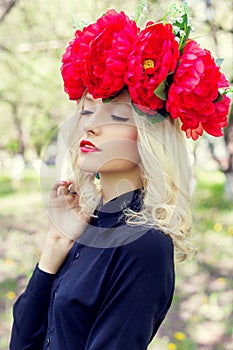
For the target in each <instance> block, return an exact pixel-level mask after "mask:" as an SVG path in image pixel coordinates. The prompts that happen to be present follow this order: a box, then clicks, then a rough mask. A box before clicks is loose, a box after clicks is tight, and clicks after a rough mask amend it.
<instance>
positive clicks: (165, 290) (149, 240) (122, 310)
mask: <svg viewBox="0 0 233 350" xmlns="http://www.w3.org/2000/svg"><path fill="white" fill-rule="evenodd" d="M106 290H107V295H106V297H105V299H104V302H103V304H102V307H101V310H100V312H99V315H98V317H97V319H96V321H95V323H94V325H93V327H92V330H91V332H90V334H89V337H88V340H87V343H86V347H85V350H99V349H105V350H128V349H133V350H143V349H146V348H147V346H148V344H149V342H150V341H151V340H152V338H153V336H154V335H155V333H156V331H157V329H158V328H159V326H160V324H161V322H162V321H163V319H164V317H165V315H166V313H167V310H168V308H169V307H170V304H171V301H172V296H173V291H174V266H173V246H172V243H171V240H170V238H168V237H166V236H164V235H163V234H162V233H161V232H158V231H155V232H154V233H153V232H152V233H147V234H146V235H144V236H143V237H142V238H141V239H139V240H137V241H136V242H133V243H131V244H129V245H126V246H123V247H121V248H120V254H119V257H118V259H117V261H116V262H115V267H114V271H113V273H112V275H111V278H110V279H109V283H108V286H107V287H106Z"/></svg>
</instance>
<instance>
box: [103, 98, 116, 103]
mask: <svg viewBox="0 0 233 350" xmlns="http://www.w3.org/2000/svg"><path fill="white" fill-rule="evenodd" d="M114 97H115V96H113V97H107V98H102V101H103V103H108V102H111V101H112V100H113V99H114Z"/></svg>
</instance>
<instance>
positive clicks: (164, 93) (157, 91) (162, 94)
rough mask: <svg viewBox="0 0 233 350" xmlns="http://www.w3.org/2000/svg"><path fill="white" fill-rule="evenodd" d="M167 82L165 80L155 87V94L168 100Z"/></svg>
mask: <svg viewBox="0 0 233 350" xmlns="http://www.w3.org/2000/svg"><path fill="white" fill-rule="evenodd" d="M166 88H167V83H166V80H163V81H162V83H161V84H160V85H159V86H158V87H157V88H156V89H155V91H154V94H155V95H156V96H157V97H158V98H160V99H161V100H163V101H166V100H167V91H166V90H167V89H166Z"/></svg>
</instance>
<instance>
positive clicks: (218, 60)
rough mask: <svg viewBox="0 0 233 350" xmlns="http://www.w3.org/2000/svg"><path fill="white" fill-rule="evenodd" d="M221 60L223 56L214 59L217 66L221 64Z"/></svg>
mask: <svg viewBox="0 0 233 350" xmlns="http://www.w3.org/2000/svg"><path fill="white" fill-rule="evenodd" d="M223 61H224V58H216V59H215V60H214V62H215V64H216V66H218V67H220V66H221V64H222V63H223Z"/></svg>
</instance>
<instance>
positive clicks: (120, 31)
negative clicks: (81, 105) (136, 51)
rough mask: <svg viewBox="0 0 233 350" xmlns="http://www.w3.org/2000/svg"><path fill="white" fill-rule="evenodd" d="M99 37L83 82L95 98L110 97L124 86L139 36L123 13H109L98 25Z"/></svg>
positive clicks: (90, 53)
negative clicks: (131, 55)
mask: <svg viewBox="0 0 233 350" xmlns="http://www.w3.org/2000/svg"><path fill="white" fill-rule="evenodd" d="M95 27H96V28H97V30H98V33H99V35H98V36H97V37H96V38H95V39H94V40H93V41H92V42H91V44H90V51H89V52H88V54H87V56H86V70H87V74H86V75H85V77H84V83H85V85H86V86H87V88H88V92H89V93H90V94H92V96H93V97H94V98H108V97H111V96H114V95H116V94H117V93H118V92H119V91H120V90H121V89H122V88H123V87H124V76H125V72H126V69H127V58H128V55H129V53H130V51H131V48H132V44H133V42H134V41H135V38H136V35H137V33H138V30H139V29H138V28H137V25H136V23H135V21H131V20H130V19H129V18H128V16H126V15H125V13H124V12H120V13H117V12H116V11H115V10H109V11H107V12H106V14H105V15H104V16H103V17H101V18H99V19H98V20H97V22H96V24H95Z"/></svg>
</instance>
